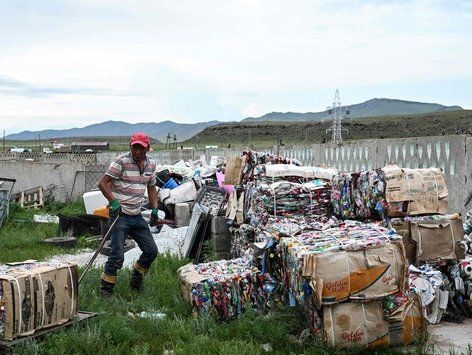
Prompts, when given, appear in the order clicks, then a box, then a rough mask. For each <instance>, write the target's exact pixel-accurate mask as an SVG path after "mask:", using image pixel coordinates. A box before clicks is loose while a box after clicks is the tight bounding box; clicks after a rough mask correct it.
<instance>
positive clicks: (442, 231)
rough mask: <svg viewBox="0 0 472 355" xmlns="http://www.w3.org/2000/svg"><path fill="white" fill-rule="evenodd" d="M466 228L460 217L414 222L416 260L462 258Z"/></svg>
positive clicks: (413, 238) (429, 260) (412, 234)
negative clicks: (461, 242) (440, 220)
mask: <svg viewBox="0 0 472 355" xmlns="http://www.w3.org/2000/svg"><path fill="white" fill-rule="evenodd" d="M463 236H464V229H463V225H462V219H461V218H460V215H459V217H457V218H453V219H450V220H445V221H444V222H440V223H438V222H434V221H425V222H421V223H419V222H412V223H411V238H412V240H413V241H415V242H416V244H417V251H416V262H417V263H419V262H421V261H424V262H435V261H438V260H449V259H462V258H463V257H464V250H463V249H462V248H461V246H460V241H461V240H463Z"/></svg>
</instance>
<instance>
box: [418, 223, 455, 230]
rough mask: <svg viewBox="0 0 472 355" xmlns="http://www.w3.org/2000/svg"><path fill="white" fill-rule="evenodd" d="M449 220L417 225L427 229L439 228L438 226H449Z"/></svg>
mask: <svg viewBox="0 0 472 355" xmlns="http://www.w3.org/2000/svg"><path fill="white" fill-rule="evenodd" d="M450 225H451V222H445V223H418V227H421V228H427V229H440V228H449V226H450Z"/></svg>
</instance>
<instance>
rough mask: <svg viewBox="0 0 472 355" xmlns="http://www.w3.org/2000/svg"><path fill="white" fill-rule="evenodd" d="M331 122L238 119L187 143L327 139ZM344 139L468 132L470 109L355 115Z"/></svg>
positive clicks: (244, 143) (347, 124)
mask: <svg viewBox="0 0 472 355" xmlns="http://www.w3.org/2000/svg"><path fill="white" fill-rule="evenodd" d="M330 125H331V122H328V121H327V122H319V121H300V122H286V121H285V122H279V121H275V122H274V121H272V122H271V121H266V122H247V121H243V122H238V123H227V124H220V125H218V126H213V127H208V128H206V129H205V130H203V131H202V132H200V133H199V134H198V136H197V137H193V138H192V139H191V140H189V141H188V144H191V145H195V144H198V145H200V146H201V145H210V144H211V145H218V146H227V145H228V144H231V145H232V146H248V145H250V144H253V145H254V146H255V147H267V146H272V145H274V144H276V142H277V140H282V142H283V143H285V144H304V143H321V142H324V141H329V140H330V139H331V134H330V133H326V129H327V128H329V127H330ZM343 128H347V129H348V132H347V133H343V138H344V139H345V140H354V139H374V138H401V137H421V136H436V135H453V134H472V110H462V109H461V110H457V111H443V112H435V113H427V114H419V115H398V116H388V117H386V116H378V117H367V118H365V117H364V118H356V119H353V120H352V121H351V122H350V121H349V120H346V121H344V122H343Z"/></svg>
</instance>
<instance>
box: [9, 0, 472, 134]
mask: <svg viewBox="0 0 472 355" xmlns="http://www.w3.org/2000/svg"><path fill="white" fill-rule="evenodd" d="M471 22H472V8H471V7H470V3H468V2H467V1H465V2H456V3H455V6H451V5H450V4H449V3H447V2H442V1H427V0H416V1H377V0H366V1H361V0H354V1H340V0H334V1H331V0H330V1H328V0H322V1H321V0H320V1H318V0H317V1H312V0H300V1H296V2H291V3H289V2H274V1H268V0H241V1H237V0H228V1H219V2H217V1H207V0H202V1H200V2H194V1H190V0H183V1H173V2H169V1H151V0H142V1H138V2H136V1H133V0H88V1H81V0H67V1H61V0H57V1H49V2H38V1H34V0H25V1H22V2H8V1H4V2H1V3H0V45H1V46H2V51H1V52H0V70H1V76H0V108H1V114H3V115H5V116H4V117H15V122H14V125H15V127H18V129H22V128H28V126H29V125H30V124H31V122H33V121H34V118H36V119H37V120H36V125H38V126H41V128H49V126H50V125H54V127H56V128H58V127H59V126H61V125H62V127H71V126H77V125H82V123H85V122H87V123H95V122H100V121H103V120H105V119H121V120H125V121H128V122H138V121H159V120H164V119H170V120H175V121H179V122H195V121H204V120H211V119H224V120H236V119H240V118H244V117H246V116H259V115H262V114H264V113H267V112H271V111H305V110H311V111H316V110H319V109H324V108H325V107H326V106H327V104H329V103H330V102H331V100H332V95H333V94H334V90H335V89H336V88H340V89H341V95H342V97H343V101H344V102H345V103H346V104H350V103H356V102H358V101H359V100H360V101H362V100H367V99H370V98H372V97H379V96H386V95H387V94H389V93H396V94H397V93H398V94H399V95H400V96H402V98H404V99H411V100H416V99H418V98H421V99H422V100H425V101H429V100H431V101H435V102H441V103H442V100H441V97H444V99H447V100H453V98H454V97H455V98H456V100H457V102H453V104H459V105H462V106H465V107H467V105H468V104H467V103H469V102H470V98H469V96H467V94H463V93H462V92H461V91H460V90H459V89H456V88H459V87H464V85H465V84H464V83H465V81H466V80H468V79H467V78H468V77H469V78H470V75H472V61H471V60H470V58H471V57H472V30H471V27H470V23H471ZM461 78H462V79H461ZM439 82H441V83H442V85H438V84H435V83H439ZM452 82H454V84H455V85H446V84H447V83H452ZM461 83H462V84H461ZM426 85H430V86H429V87H428V88H426ZM446 86H447V87H448V88H449V90H450V92H447V93H445V92H443V90H442V88H443V87H446ZM408 87H415V90H408V89H407V88H408ZM467 87H468V86H467ZM451 90H452V91H451ZM434 93H436V94H434ZM441 93H442V94H441ZM441 95H442V96H441ZM354 99H355V100H356V101H354V102H352V101H349V100H354ZM0 120H1V121H2V124H3V120H4V118H2V117H0ZM8 124H9V125H10V127H11V124H12V123H10V122H9V123H8ZM38 128H39V127H38Z"/></svg>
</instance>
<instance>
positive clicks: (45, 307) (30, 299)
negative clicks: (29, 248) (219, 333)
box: [0, 262, 78, 341]
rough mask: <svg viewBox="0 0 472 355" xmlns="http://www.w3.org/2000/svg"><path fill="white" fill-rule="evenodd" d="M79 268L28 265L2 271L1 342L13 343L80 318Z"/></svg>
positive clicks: (0, 273)
mask: <svg viewBox="0 0 472 355" xmlns="http://www.w3.org/2000/svg"><path fill="white" fill-rule="evenodd" d="M77 275H78V269H77V265H74V264H47V263H34V262H31V263H26V264H20V265H16V266H10V267H9V266H2V267H1V269H0V338H1V339H2V340H6V341H10V340H13V339H15V338H18V337H23V336H27V335H32V334H34V333H35V332H36V331H38V330H41V329H45V328H48V327H53V326H57V325H60V324H63V323H65V322H67V321H69V320H71V319H72V318H73V317H74V316H75V315H76V314H77V286H78V284H77Z"/></svg>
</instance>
